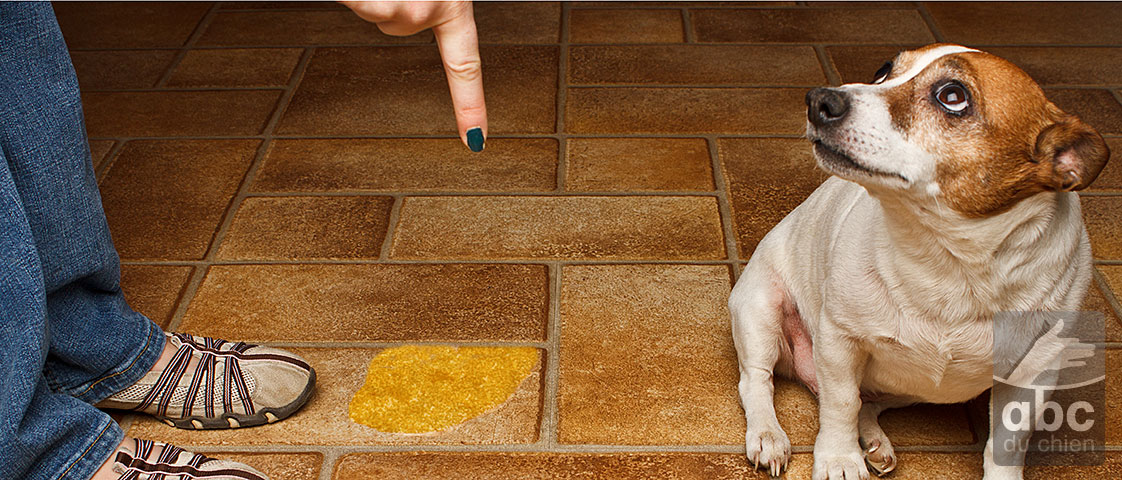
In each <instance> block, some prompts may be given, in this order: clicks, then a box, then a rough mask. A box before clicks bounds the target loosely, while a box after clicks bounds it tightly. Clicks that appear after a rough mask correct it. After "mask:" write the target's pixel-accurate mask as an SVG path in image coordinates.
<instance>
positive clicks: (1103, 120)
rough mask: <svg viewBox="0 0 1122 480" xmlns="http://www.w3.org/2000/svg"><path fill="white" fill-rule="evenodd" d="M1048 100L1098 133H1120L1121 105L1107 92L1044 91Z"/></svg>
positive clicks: (1121, 124)
mask: <svg viewBox="0 0 1122 480" xmlns="http://www.w3.org/2000/svg"><path fill="white" fill-rule="evenodd" d="M1044 94H1045V95H1047V96H1048V99H1049V100H1051V101H1052V103H1055V104H1056V106H1057V107H1060V108H1061V109H1063V111H1065V112H1067V113H1070V114H1073V115H1076V116H1078V117H1079V118H1080V119H1082V120H1083V121H1084V122H1087V123H1088V124H1089V125H1091V126H1092V127H1095V129H1097V130H1098V131H1099V133H1101V134H1103V135H1106V134H1119V133H1122V104H1119V103H1118V100H1117V99H1115V98H1114V95H1111V93H1110V92H1109V91H1107V90H1065V89H1058V88H1048V89H1045V90H1044Z"/></svg>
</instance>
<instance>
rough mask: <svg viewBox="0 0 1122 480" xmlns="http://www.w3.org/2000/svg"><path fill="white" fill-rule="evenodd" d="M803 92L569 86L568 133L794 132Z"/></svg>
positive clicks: (802, 120) (802, 117)
mask: <svg viewBox="0 0 1122 480" xmlns="http://www.w3.org/2000/svg"><path fill="white" fill-rule="evenodd" d="M805 96H806V89H805V88H570V89H569V92H568V96H567V100H566V101H567V103H568V106H567V107H566V112H565V129H566V131H568V132H569V133H577V134H581V133H607V134H618V133H654V134H658V133H730V134H738V133H739V134H757V135H759V134H796V133H802V132H803V131H805V130H806V104H805V102H804V97H805Z"/></svg>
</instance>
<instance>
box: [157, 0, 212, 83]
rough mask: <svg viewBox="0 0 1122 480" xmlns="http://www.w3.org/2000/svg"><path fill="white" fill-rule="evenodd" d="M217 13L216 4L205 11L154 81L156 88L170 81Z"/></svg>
mask: <svg viewBox="0 0 1122 480" xmlns="http://www.w3.org/2000/svg"><path fill="white" fill-rule="evenodd" d="M217 12H218V3H217V2H215V3H214V4H212V5H211V6H210V9H209V10H207V11H206V14H205V15H203V18H202V19H201V20H199V23H198V24H197V25H195V30H194V31H192V32H191V36H190V37H187V41H186V42H184V43H183V46H181V47H180V48H179V52H178V53H176V54H175V57H173V58H172V59H171V63H170V64H168V67H167V70H164V74H163V75H162V76H160V79H159V80H157V81H156V85H155V87H156V88H162V87H164V86H165V85H167V83H168V80H170V79H171V76H172V74H173V73H175V70H176V69H177V68H179V64H180V63H181V62H183V59H184V58H186V57H187V52H188V51H190V50H191V47H194V46H195V42H197V41H198V40H199V37H201V36H202V35H203V32H204V31H206V29H207V28H208V27H210V22H211V20H213V19H214V16H215V14H216V13H217Z"/></svg>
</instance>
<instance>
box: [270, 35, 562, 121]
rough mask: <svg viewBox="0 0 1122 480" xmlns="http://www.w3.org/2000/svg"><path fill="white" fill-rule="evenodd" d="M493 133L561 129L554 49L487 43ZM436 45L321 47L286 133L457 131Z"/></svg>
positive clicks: (291, 108)
mask: <svg viewBox="0 0 1122 480" xmlns="http://www.w3.org/2000/svg"><path fill="white" fill-rule="evenodd" d="M480 55H481V58H482V61H483V64H484V65H486V69H487V70H486V71H487V73H486V74H485V75H486V76H487V77H486V78H487V113H488V121H489V122H490V123H489V128H490V130H489V134H491V135H496V134H502V133H512V132H518V133H542V132H553V131H554V130H555V124H556V118H557V115H556V113H555V108H556V103H557V102H556V96H557V56H558V51H557V48H555V47H530V46H514V45H490V46H489V45H484V46H482V47H481V48H480ZM439 58H440V57H439V54H438V52H437V50H436V49H435V48H433V47H431V46H422V47H382V48H377V47H371V48H323V49H319V50H317V51H316V53H315V55H314V56H313V57H312V60H311V64H310V65H309V66H308V70H307V72H306V73H305V74H304V79H303V81H302V82H301V84H300V88H299V89H298V90H297V91H296V94H295V96H294V97H293V99H292V103H291V104H290V105H289V107H288V110H287V112H285V115H284V118H283V119H282V120H281V123H280V126H279V127H278V130H279V132H280V133H281V134H285V135H289V134H295V135H299V134H314V135H359V134H437V133H441V134H451V135H455V134H456V125H455V118H454V117H453V115H452V101H451V99H450V98H449V96H448V81H447V79H446V78H445V76H444V70H443V68H442V67H441V64H440V59H439Z"/></svg>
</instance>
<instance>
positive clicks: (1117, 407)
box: [1106, 350, 1122, 445]
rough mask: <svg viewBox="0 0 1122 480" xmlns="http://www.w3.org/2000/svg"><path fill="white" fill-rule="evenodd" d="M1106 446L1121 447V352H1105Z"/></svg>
mask: <svg viewBox="0 0 1122 480" xmlns="http://www.w3.org/2000/svg"><path fill="white" fill-rule="evenodd" d="M1106 444H1107V445H1122V350H1107V351H1106Z"/></svg>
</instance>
